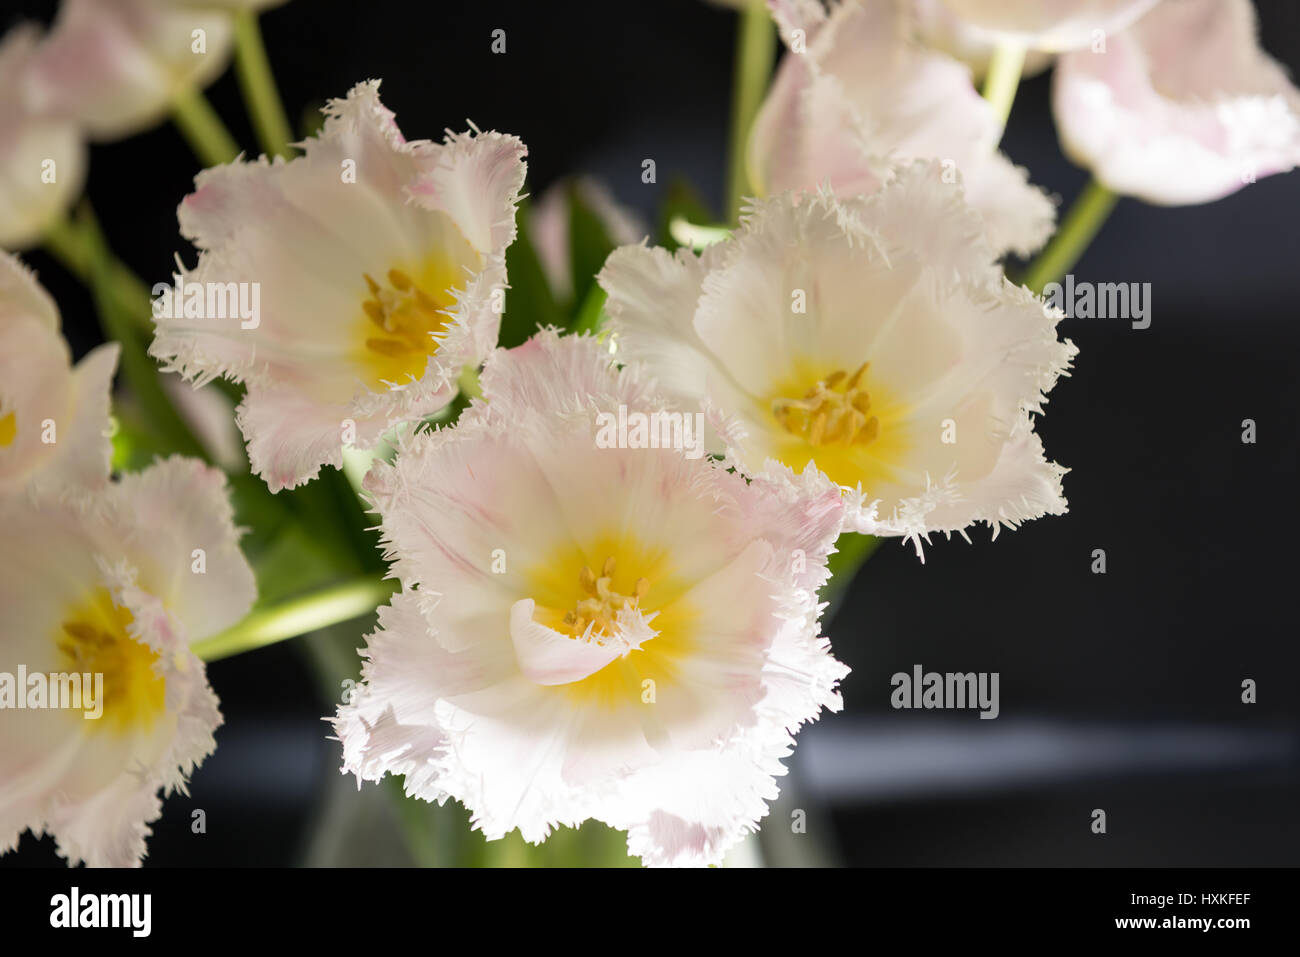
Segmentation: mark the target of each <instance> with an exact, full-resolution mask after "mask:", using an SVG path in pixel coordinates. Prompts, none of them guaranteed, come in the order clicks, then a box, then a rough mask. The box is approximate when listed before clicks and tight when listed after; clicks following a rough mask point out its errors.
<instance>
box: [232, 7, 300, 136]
mask: <svg viewBox="0 0 1300 957" xmlns="http://www.w3.org/2000/svg"><path fill="white" fill-rule="evenodd" d="M235 72H236V73H237V74H238V75H239V88H240V90H242V91H243V94H244V104H245V106H247V108H248V114H249V116H250V118H251V119H252V121H253V129H255V130H256V131H257V140H258V142H259V143H261V144H262V150H263V152H265V153H266V154H267V155H268V156H283V157H284V158H285V159H288V158H289V138H290V137H291V136H292V133H291V132H290V128H289V118H288V117H287V116H286V115H285V112H284V103H283V102H281V100H280V92H279V90H277V89H276V86H275V76H274V75H273V74H272V73H271V62H270V60H269V59H267V56H266V44H265V43H263V42H262V28H261V26H260V25H259V24H258V21H257V14H255V13H253V12H252V11H251V10H241V11H240V12H238V13H236V14H235Z"/></svg>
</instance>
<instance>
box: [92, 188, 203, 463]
mask: <svg viewBox="0 0 1300 957" xmlns="http://www.w3.org/2000/svg"><path fill="white" fill-rule="evenodd" d="M77 233H78V235H79V237H80V243H81V248H82V253H81V255H82V256H83V257H84V262H85V264H86V271H87V274H88V282H89V285H90V292H91V296H92V298H93V299H94V301H95V311H96V312H97V313H98V314H99V322H100V326H101V327H102V329H103V331H104V338H106V339H110V340H114V341H116V342H117V343H118V344H119V345H120V346H121V349H122V357H121V371H122V375H123V377H124V378H125V379H126V381H127V384H128V385H130V387H131V389H132V391H133V392H134V393H135V396H136V398H137V399H138V400H139V403H140V406H141V408H142V409H144V411H145V414H146V415H147V416H148V418H149V421H150V424H151V425H152V427H153V428H154V429H155V430H156V431H157V433H158V435H159V437H160V438H162V439H163V440H164V441H165V442H166V443H167V446H168V448H169V449H171V450H172V451H175V452H180V453H182V454H184V455H193V456H197V457H198V458H201V459H203V460H204V461H209V457H208V454H207V452H206V451H205V450H204V448H203V446H202V445H200V444H199V442H198V441H197V440H196V439H195V438H194V436H193V434H192V433H191V432H190V429H189V426H187V425H186V424H185V421H184V420H183V419H182V418H181V417H180V415H178V414H177V412H176V409H175V408H174V407H173V406H172V404H171V401H170V400H169V399H168V398H167V394H166V393H165V392H163V389H162V383H161V382H160V381H159V380H158V370H157V367H156V366H155V365H154V364H153V360H151V359H150V358H149V355H148V353H147V352H146V351H145V345H144V341H143V338H142V336H143V332H142V330H141V328H140V327H139V326H138V325H137V324H136V323H135V321H134V320H133V319H132V317H131V315H130V311H129V308H128V307H127V306H125V305H124V304H123V303H122V302H121V301H120V298H119V297H120V293H117V294H115V291H114V290H115V289H118V288H119V280H118V272H119V270H118V264H117V262H116V260H115V259H113V256H112V254H111V253H110V252H109V251H108V245H107V243H106V242H105V241H104V236H103V234H102V233H101V232H100V230H99V224H98V223H97V222H96V221H95V214H94V212H93V211H92V210H91V208H90V204H89V203H88V202H85V203H82V205H81V207H80V208H79V209H78V211H77ZM144 308H145V309H148V297H147V296H146V297H145V305H144Z"/></svg>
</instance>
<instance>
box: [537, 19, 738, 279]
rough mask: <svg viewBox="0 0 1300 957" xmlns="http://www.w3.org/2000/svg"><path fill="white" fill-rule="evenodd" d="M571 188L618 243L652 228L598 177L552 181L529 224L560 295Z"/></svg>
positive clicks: (566, 269)
mask: <svg viewBox="0 0 1300 957" xmlns="http://www.w3.org/2000/svg"><path fill="white" fill-rule="evenodd" d="M756 2H761V0H756ZM570 190H576V191H577V195H578V198H579V199H580V200H581V201H582V203H583V204H584V205H585V206H586V207H587V208H588V209H590V210H591V211H592V212H593V213H595V214H596V216H597V217H599V219H600V223H601V225H602V226H604V227H605V232H606V233H607V234H608V235H609V238H610V239H611V240H613V242H614V243H615V244H616V245H619V246H621V245H624V244H625V243H634V242H636V241H637V240H639V239H641V238H642V237H644V236H646V235H648V234H649V229H648V228H647V227H646V225H645V223H644V222H642V221H641V218H640V217H639V216H638V215H637V214H636V212H635V211H633V210H630V209H628V208H627V207H625V206H622V205H620V204H619V202H618V200H616V199H615V198H614V196H613V194H612V193H610V191H609V190H608V189H607V188H606V187H605V185H604V184H603V183H601V182H600V181H599V180H597V179H592V178H591V177H589V176H579V177H577V178H575V179H563V180H560V181H559V182H557V183H554V184H552V185H551V186H550V187H549V188H548V189H547V190H546V192H544V193H543V194H542V196H541V198H540V199H538V200H537V202H536V204H535V205H534V206H533V211H532V217H531V219H530V220H529V223H530V226H531V232H532V239H533V247H534V248H535V249H536V251H537V258H538V259H539V260H541V264H542V269H543V271H544V272H545V273H546V279H547V281H548V282H549V283H550V285H551V291H552V292H553V293H554V294H555V295H556V296H557V297H559V298H567V297H569V296H572V295H573V275H572V259H571V256H570V246H569V226H570V223H569V212H570V210H569V191H570Z"/></svg>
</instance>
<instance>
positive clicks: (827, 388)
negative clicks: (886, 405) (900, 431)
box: [772, 362, 880, 448]
mask: <svg viewBox="0 0 1300 957" xmlns="http://www.w3.org/2000/svg"><path fill="white" fill-rule="evenodd" d="M869 365H871V363H869V362H864V363H862V365H860V366H859V367H858V371H857V372H855V373H853V375H849V374H848V373H846V372H845V371H844V370H843V369H838V370H836V371H835V372H832V373H831V374H830V375H828V376H827V377H826V378H825V379H824V380H819V381H817V382H816V383H814V384H813V387H812V388H811V389H809V390H808V391H807V392H805V393H804V396H803V398H802V399H787V398H778V399H775V400H773V402H772V414H773V415H774V416H776V420H777V421H778V422H780V423H781V424H782V425H783V426H785V428H786V429H787V430H788V431H790V432H792V433H793V434H795V435H798V436H801V437H802V438H803V439H805V440H806V441H807V442H808V444H809V445H811V446H813V447H814V448H818V447H820V446H823V445H870V444H871V443H872V442H874V441H875V440H876V438H877V437H878V436H879V435H880V419H878V418H877V417H876V416H874V415H872V414H871V397H870V396H869V395H868V394H867V390H866V389H865V388H863V381H862V380H863V377H864V376H865V375H866V372H867V366H869Z"/></svg>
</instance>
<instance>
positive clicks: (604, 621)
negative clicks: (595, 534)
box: [563, 555, 650, 644]
mask: <svg viewBox="0 0 1300 957" xmlns="http://www.w3.org/2000/svg"><path fill="white" fill-rule="evenodd" d="M616 567H617V562H616V561H615V559H614V556H613V555H611V556H609V557H608V558H606V559H605V563H604V564H603V565H601V566H600V576H599V577H597V576H596V573H595V572H593V571H592V570H591V566H590V565H583V566H582V569H581V570H580V571H579V572H578V587H579V588H580V589H581V590H582V591H583V592H584V593H585V594H586V597H585V598H580V599H579V600H578V601H577V602H576V603H575V604H574V606H573V610H572V611H570V612H568V613H567V614H566V615H565V616H564V618H563V624H564V630H565V631H567V632H568V633H569V634H570V635H572V636H573V637H575V638H577V637H579V636H581V635H585V634H586V633H587V627H588V626H591V629H592V637H594V638H595V639H596V643H597V644H603V642H602V641H601V640H600V638H599V636H600V635H608V634H610V633H611V632H613V630H614V623H615V622H616V621H617V620H618V613H619V612H620V611H622V610H623V609H625V608H636V607H638V605H639V604H640V602H641V599H642V598H644V597H645V596H646V594H647V593H649V591H650V580H649V579H648V578H638V579H637V580H636V581H635V582H633V584H632V594H630V595H622V594H619V593H618V592H617V591H615V590H614V569H615V568H616Z"/></svg>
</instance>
